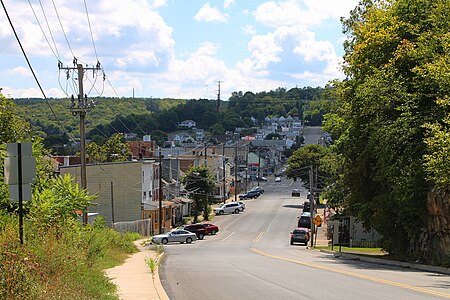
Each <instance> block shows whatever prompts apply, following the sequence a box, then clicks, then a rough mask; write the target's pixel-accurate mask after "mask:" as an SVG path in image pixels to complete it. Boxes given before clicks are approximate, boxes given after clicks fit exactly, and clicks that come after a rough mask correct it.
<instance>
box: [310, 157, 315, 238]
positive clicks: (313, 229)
mask: <svg viewBox="0 0 450 300" xmlns="http://www.w3.org/2000/svg"><path fill="white" fill-rule="evenodd" d="M314 193H315V191H314V167H313V165H311V167H310V169H309V204H310V212H311V247H314V234H315V232H314V231H315V228H314V227H315V226H314V225H315V224H314V222H313V220H314V209H315V202H314V197H315V196H314Z"/></svg>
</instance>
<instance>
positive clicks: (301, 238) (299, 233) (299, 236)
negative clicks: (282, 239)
mask: <svg viewBox="0 0 450 300" xmlns="http://www.w3.org/2000/svg"><path fill="white" fill-rule="evenodd" d="M308 241H309V230H308V229H306V228H296V229H294V231H292V232H291V245H294V243H303V244H304V245H305V246H306V245H308Z"/></svg>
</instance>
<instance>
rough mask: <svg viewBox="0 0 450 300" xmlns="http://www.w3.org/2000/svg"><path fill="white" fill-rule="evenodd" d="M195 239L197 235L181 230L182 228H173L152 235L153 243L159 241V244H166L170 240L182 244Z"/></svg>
mask: <svg viewBox="0 0 450 300" xmlns="http://www.w3.org/2000/svg"><path fill="white" fill-rule="evenodd" d="M195 240H197V236H196V235H195V233H193V232H190V231H187V230H182V229H175V230H172V231H169V232H166V233H162V234H158V235H154V236H153V237H152V241H153V242H155V243H161V244H167V243H172V242H179V243H181V244H183V243H184V242H186V243H188V244H190V243H192V241H195Z"/></svg>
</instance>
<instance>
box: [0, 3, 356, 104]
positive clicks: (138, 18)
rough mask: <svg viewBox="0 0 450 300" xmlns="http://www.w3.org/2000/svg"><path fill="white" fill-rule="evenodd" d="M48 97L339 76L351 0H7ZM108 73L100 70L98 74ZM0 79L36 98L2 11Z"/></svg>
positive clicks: (234, 87) (208, 92) (296, 82)
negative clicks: (81, 75) (79, 70)
mask: <svg viewBox="0 0 450 300" xmlns="http://www.w3.org/2000/svg"><path fill="white" fill-rule="evenodd" d="M3 2H4V4H5V7H6V10H7V12H8V14H9V17H10V19H11V22H12V24H13V26H14V28H15V30H16V32H17V35H18V37H19V39H20V41H21V43H22V46H23V48H24V50H25V52H26V54H27V56H28V59H29V61H30V63H31V65H32V67H33V70H34V72H35V73H36V76H37V78H38V80H39V83H40V85H41V86H42V88H43V90H44V93H45V95H46V96H47V97H52V98H65V97H70V96H71V95H77V94H78V75H77V73H76V72H75V71H72V70H71V71H69V72H68V71H66V70H64V69H60V68H59V67H58V62H59V61H60V62H61V63H62V66H63V67H69V68H73V67H74V63H73V61H74V57H76V58H77V63H82V64H83V66H86V67H88V68H93V67H95V66H96V65H97V62H100V66H101V70H99V71H97V72H94V71H93V70H86V72H85V74H84V81H83V83H84V84H83V86H84V93H86V94H87V95H88V97H95V96H104V97H132V96H133V95H134V96H135V97H136V98H138V97H145V98H166V97H170V98H182V99H200V98H206V99H217V95H218V85H219V82H220V91H221V99H222V100H227V99H228V98H229V97H230V96H231V93H232V92H234V91H242V92H246V91H252V92H261V91H270V90H274V89H276V88H279V87H283V88H286V89H291V88H294V87H305V86H312V87H317V86H324V85H325V84H326V83H327V82H328V81H329V80H332V79H335V78H343V74H342V72H341V70H340V65H341V63H342V56H343V47H342V43H343V41H344V40H345V36H344V34H343V33H342V26H341V23H340V18H341V17H348V15H349V12H350V10H352V9H353V8H354V7H355V6H356V5H357V2H358V1H357V0H285V1H283V0H280V1H259V0H222V1H213V0H210V1H205V0H126V1H124V0H95V1H92V0H73V1H66V0H27V1H22V0H4V1H3ZM103 75H105V76H103ZM0 88H2V89H3V90H2V93H3V95H5V96H6V97H12V98H42V97H43V94H42V93H41V91H40V89H39V87H38V85H37V83H36V82H35V80H34V78H33V75H32V73H31V71H30V69H29V67H28V65H27V63H26V60H25V58H24V55H23V54H22V52H21V49H20V47H19V44H18V42H17V40H16V38H15V36H14V33H13V31H12V29H11V25H10V24H9V22H8V19H7V17H6V13H5V12H4V11H3V10H1V11H0Z"/></svg>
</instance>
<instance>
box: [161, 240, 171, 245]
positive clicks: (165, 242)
mask: <svg viewBox="0 0 450 300" xmlns="http://www.w3.org/2000/svg"><path fill="white" fill-rule="evenodd" d="M168 242H169V240H168V239H162V241H161V243H163V244H164V245H165V244H167V243H168Z"/></svg>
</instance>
